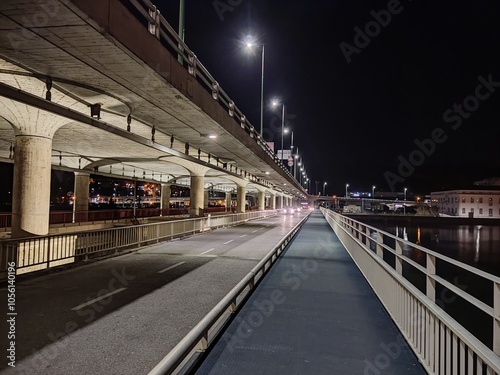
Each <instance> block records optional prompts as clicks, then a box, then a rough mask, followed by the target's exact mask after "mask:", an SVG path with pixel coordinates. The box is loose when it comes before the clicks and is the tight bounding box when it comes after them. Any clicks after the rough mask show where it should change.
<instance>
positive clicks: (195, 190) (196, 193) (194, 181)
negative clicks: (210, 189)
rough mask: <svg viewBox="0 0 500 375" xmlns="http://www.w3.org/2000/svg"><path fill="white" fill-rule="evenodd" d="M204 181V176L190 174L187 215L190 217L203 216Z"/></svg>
mask: <svg viewBox="0 0 500 375" xmlns="http://www.w3.org/2000/svg"><path fill="white" fill-rule="evenodd" d="M204 181H205V177H204V176H191V186H190V188H191V190H190V193H189V200H190V202H189V216H191V217H199V216H203V207H204V205H205V203H204V198H205V189H204Z"/></svg>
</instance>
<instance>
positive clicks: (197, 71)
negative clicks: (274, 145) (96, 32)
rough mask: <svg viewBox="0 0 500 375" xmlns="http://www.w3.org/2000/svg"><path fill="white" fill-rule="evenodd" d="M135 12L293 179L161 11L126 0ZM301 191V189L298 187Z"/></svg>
mask: <svg viewBox="0 0 500 375" xmlns="http://www.w3.org/2000/svg"><path fill="white" fill-rule="evenodd" d="M127 2H128V3H129V4H131V5H132V6H133V7H134V9H135V10H136V13H137V12H138V13H139V14H140V15H141V16H142V17H143V18H144V20H145V21H146V23H147V24H148V30H149V32H150V33H151V34H152V35H154V36H155V37H156V38H157V39H158V40H160V42H162V43H163V45H164V46H165V47H167V49H168V50H169V51H170V52H171V53H172V54H174V55H175V54H176V55H178V56H179V59H178V60H179V63H181V64H182V66H183V67H184V68H185V69H186V70H187V71H188V73H189V74H191V75H192V76H193V77H195V78H196V79H197V81H198V82H199V83H200V84H201V85H202V86H203V88H204V89H205V90H206V91H207V92H209V93H211V95H212V97H213V99H214V100H216V101H218V102H219V104H220V105H221V107H222V108H224V110H225V111H227V113H228V114H229V116H231V117H233V118H234V119H235V121H237V122H238V123H239V124H240V126H241V128H243V129H244V130H245V131H246V133H247V134H248V136H249V137H250V138H253V139H254V140H255V142H256V143H257V144H258V145H259V146H260V147H261V148H262V149H263V150H264V151H265V152H266V154H267V155H268V156H269V157H271V158H272V159H273V160H274V162H275V163H276V164H277V165H278V167H279V168H281V169H282V170H283V171H284V173H285V174H287V176H288V177H290V179H292V180H293V179H294V177H293V176H292V174H291V173H290V171H289V169H288V167H286V166H285V164H284V163H283V162H282V160H280V159H279V158H278V156H277V155H276V154H275V153H274V151H273V150H272V149H271V148H270V147H269V145H268V144H267V142H266V141H265V140H264V139H263V138H262V136H261V135H260V134H259V132H258V131H257V130H256V129H255V127H254V126H253V125H252V124H251V123H250V121H249V120H248V119H247V117H246V116H245V115H244V114H243V112H241V110H240V109H239V108H238V106H237V105H236V104H235V103H234V101H233V100H232V99H231V98H230V97H229V95H227V93H226V92H225V91H224V90H223V89H222V88H221V87H220V86H219V83H218V82H217V81H216V80H215V78H214V77H213V76H212V75H211V74H210V72H209V71H208V70H207V69H206V68H205V67H204V66H203V64H202V63H201V62H200V61H199V60H198V58H197V57H196V55H195V54H194V52H193V51H191V49H190V48H189V47H188V46H187V45H186V43H184V41H183V40H182V39H180V38H179V35H178V34H177V33H176V31H175V30H174V29H173V28H172V26H171V25H170V24H169V23H168V22H167V21H166V20H165V18H164V17H163V16H162V15H161V14H160V11H159V10H158V9H157V7H156V6H155V5H154V4H153V3H152V2H151V1H150V0H128V1H127ZM301 188H302V186H301Z"/></svg>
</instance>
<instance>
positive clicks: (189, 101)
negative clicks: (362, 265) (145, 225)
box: [0, 0, 306, 234]
mask: <svg viewBox="0 0 500 375" xmlns="http://www.w3.org/2000/svg"><path fill="white" fill-rule="evenodd" d="M130 3H133V2H130ZM130 3H128V2H125V1H123V2H120V1H116V0H92V1H89V0H73V1H69V0H50V1H37V0H26V1H22V2H21V1H18V0H6V1H2V2H1V3H0V51H1V52H0V159H1V160H2V161H5V162H13V163H14V202H13V203H14V207H13V215H14V216H15V215H16V214H21V213H22V212H25V211H26V210H27V208H26V204H28V203H29V202H30V197H35V198H36V201H37V202H38V203H36V202H34V201H35V198H33V199H31V201H32V204H34V205H35V206H37V205H38V207H37V208H35V209H32V211H33V212H34V216H36V213H37V212H38V213H39V214H41V215H42V216H43V215H44V212H45V211H47V212H48V199H47V202H46V203H45V198H44V197H45V196H44V195H43V194H40V193H39V192H38V190H46V189H44V187H45V186H46V187H47V189H48V182H50V168H59V169H64V170H68V171H75V172H80V173H89V174H90V173H94V174H102V175H109V176H115V177H122V178H127V179H132V178H137V179H143V180H148V181H152V182H158V183H163V184H170V183H176V184H184V185H188V186H191V187H192V184H193V178H196V179H197V182H196V183H197V184H198V185H200V180H199V178H201V186H202V187H203V188H205V189H206V188H207V187H209V186H211V187H215V188H216V189H218V190H221V191H226V192H229V191H237V189H238V188H244V189H245V190H246V192H247V193H255V194H260V196H261V197H262V194H266V195H267V196H276V195H277V196H283V197H289V198H296V199H299V198H302V197H304V196H305V195H306V191H305V190H304V189H303V188H302V187H301V186H300V184H298V183H297V181H295V179H293V178H292V176H291V175H290V173H289V172H288V170H287V168H286V167H284V166H283V164H282V163H281V162H280V161H278V160H277V159H276V157H275V156H274V154H273V153H272V151H270V150H269V148H268V147H267V145H266V144H265V142H263V140H262V139H260V137H259V135H258V134H257V133H256V132H254V129H253V126H251V124H250V123H249V122H248V120H247V119H246V118H245V116H244V115H243V114H242V113H241V112H240V111H239V110H238V108H237V106H236V105H235V104H234V103H233V102H231V101H230V100H228V99H227V98H228V97H227V95H226V94H225V93H224V92H223V90H222V89H221V88H219V87H218V85H217V83H216V81H215V80H214V79H213V77H211V76H210V75H209V73H208V72H206V70H204V68H203V66H202V64H201V63H200V62H199V61H197V60H196V58H195V56H194V54H193V53H192V52H191V51H190V50H189V48H188V47H187V46H185V45H184V46H183V48H182V52H183V54H184V55H185V58H184V59H183V60H181V62H182V63H180V62H179V59H178V56H177V54H175V53H172V52H171V48H170V50H169V48H167V47H168V45H166V44H168V43H170V46H171V45H174V46H177V42H176V38H178V37H177V36H176V34H175V33H174V32H173V33H170V39H169V38H167V37H166V34H168V32H169V30H170V29H169V26H168V25H165V23H163V24H160V23H158V24H157V25H156V31H155V29H153V30H152V29H151V26H150V29H149V30H148V25H147V22H142V21H141V20H140V17H139V18H138V17H137V14H133V12H131V10H130ZM125 5H127V6H128V7H126V6H125ZM153 15H154V13H153ZM158 15H159V14H156V16H158ZM156 16H154V17H156ZM156 19H158V18H157V17H156ZM151 31H153V32H151ZM160 31H161V33H160ZM170 31H171V30H170ZM162 37H163V39H162ZM172 40H173V41H174V43H172ZM167 42H168V43H167ZM188 62H189V64H188ZM207 85H210V86H211V87H212V89H211V91H210V90H207V88H206V86H207ZM228 109H229V110H228ZM16 164H17V165H16ZM46 169H48V170H49V172H48V173H47V171H46ZM16 176H17V177H16ZM47 176H49V177H48V181H47ZM16 181H17V182H16ZM16 183H17V185H16ZM33 186H36V188H34V187H33ZM16 187H17V190H23V193H21V192H18V193H16ZM16 194H17V201H21V200H22V201H26V200H27V201H28V203H26V204H25V205H24V206H19V205H18V207H17V209H16V202H15V201H16ZM45 195H46V194H45ZM40 201H42V203H40ZM202 207H203V206H202ZM13 219H14V217H13ZM43 231H44V230H42V232H43ZM27 232H28V233H34V234H43V233H36V231H31V230H28V231H27Z"/></svg>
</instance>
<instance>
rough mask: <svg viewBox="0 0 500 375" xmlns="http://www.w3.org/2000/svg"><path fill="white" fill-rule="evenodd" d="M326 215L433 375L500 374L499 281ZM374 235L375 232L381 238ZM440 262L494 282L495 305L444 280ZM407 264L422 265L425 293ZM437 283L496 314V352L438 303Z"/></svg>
mask: <svg viewBox="0 0 500 375" xmlns="http://www.w3.org/2000/svg"><path fill="white" fill-rule="evenodd" d="M321 212H322V213H323V215H324V216H325V218H326V220H327V221H328V223H329V224H330V226H331V227H332V229H333V230H334V232H335V233H336V234H337V236H338V237H339V239H340V241H341V242H342V243H343V245H344V247H345V248H346V249H347V251H348V252H349V254H350V255H351V257H352V258H353V260H354V261H355V262H356V264H357V265H358V267H359V269H360V270H361V272H362V273H363V274H364V276H365V278H366V279H367V281H368V282H369V283H370V285H371V286H372V288H373V290H374V291H375V293H376V294H377V296H378V297H379V299H380V301H381V302H382V304H383V305H384V306H385V307H386V309H387V311H388V313H389V314H390V315H391V317H392V318H393V320H394V322H395V323H396V325H397V326H398V327H399V329H400V330H401V332H402V333H403V335H404V337H405V338H406V340H407V342H408V343H409V345H410V346H411V347H412V349H413V350H414V352H415V354H416V355H417V356H418V358H419V359H420V361H421V362H422V364H423V365H424V367H425V368H426V370H427V371H428V372H429V373H430V374H444V373H446V374H458V373H460V374H483V370H484V371H485V373H488V374H493V373H495V374H499V373H500V357H499V356H498V353H499V352H500V345H499V343H500V329H499V326H500V314H499V313H498V312H499V311H500V310H499V309H500V283H499V281H500V278H498V277H497V276H495V275H491V274H488V273H486V272H484V271H481V270H478V269H475V268H474V267H471V266H469V265H467V264H464V263H462V262H459V261H457V260H454V259H451V258H449V257H447V256H444V255H442V254H439V253H436V252H435V251H432V250H429V249H427V248H425V247H422V246H420V245H416V244H414V243H411V242H409V241H406V240H404V239H401V238H399V237H397V236H394V235H392V234H390V233H387V232H384V231H382V230H380V229H378V228H375V227H373V226H370V225H368V224H365V223H363V222H359V221H356V220H354V219H351V218H349V217H346V216H343V215H339V214H337V213H335V212H332V211H330V210H327V209H324V208H322V209H321ZM372 232H376V237H377V238H376V239H374V238H373V237H372V234H373V233H372ZM386 237H387V238H391V239H393V240H394V241H395V242H394V248H392V247H391V246H389V245H387V244H386V243H384V238H386ZM374 245H375V246H374ZM403 246H408V247H409V248H414V249H416V250H419V251H422V252H423V253H425V265H424V266H422V265H421V264H418V263H417V264H416V263H415V262H414V261H412V260H411V259H410V258H409V256H410V255H409V254H405V253H404V252H403ZM384 250H386V251H389V252H390V253H392V254H393V255H394V256H395V262H394V263H395V264H394V265H392V264H389V263H387V261H386V260H385V259H384ZM436 259H440V260H441V261H443V262H446V263H448V264H452V265H454V266H456V267H459V268H460V269H462V270H465V271H467V272H471V273H473V274H474V275H476V276H478V277H481V278H483V279H484V280H487V281H490V282H491V283H492V286H493V287H492V290H493V296H492V297H493V298H492V300H493V307H491V306H489V305H488V304H486V303H485V302H483V301H481V300H479V299H478V298H476V297H474V296H473V295H471V294H469V293H467V292H466V291H465V290H463V289H460V288H459V287H457V286H455V285H452V284H451V283H450V282H449V281H447V280H445V279H444V278H443V277H441V276H439V275H438V273H439V271H440V270H439V269H438V267H436ZM405 263H407V264H409V265H412V266H413V267H415V266H417V265H418V267H415V268H414V269H415V270H416V271H417V272H420V273H423V274H424V275H425V278H426V285H425V291H424V292H422V291H420V290H419V288H417V287H416V286H415V285H413V283H412V282H411V281H410V280H408V279H407V278H406V275H403V265H404V264H405ZM437 285H441V286H442V287H444V288H447V289H448V290H450V291H451V292H453V293H455V294H456V295H457V296H460V297H461V298H463V300H464V303H469V304H471V305H472V306H474V307H476V308H477V309H479V310H481V311H483V312H484V313H486V314H488V315H489V316H491V318H492V321H493V325H492V331H493V344H492V349H491V348H489V347H488V345H487V344H486V343H483V342H481V340H479V339H478V338H477V337H475V336H474V335H473V334H472V333H470V332H469V331H468V330H467V329H466V328H464V326H462V325H461V324H459V323H458V322H457V321H456V320H455V319H454V318H453V317H451V316H450V315H449V314H448V313H447V312H445V311H444V310H443V309H442V308H441V307H440V306H439V305H438V304H437V302H439V299H438V298H436V297H437V296H436V286H437Z"/></svg>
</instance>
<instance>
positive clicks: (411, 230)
mask: <svg viewBox="0 0 500 375" xmlns="http://www.w3.org/2000/svg"><path fill="white" fill-rule="evenodd" d="M395 220H396V221H393V222H391V223H390V224H389V223H387V222H383V223H381V222H378V221H371V220H369V219H368V220H362V221H364V222H366V223H367V224H369V225H372V226H374V227H376V228H379V229H381V230H383V231H385V232H389V233H391V234H394V235H397V236H398V237H400V238H404V239H407V240H408V241H410V242H413V243H415V244H418V245H420V246H423V247H426V248H428V249H431V250H434V251H435V252H438V253H440V254H443V255H446V256H448V257H450V258H453V259H456V260H458V261H460V262H463V263H465V264H467V265H469V266H472V267H475V268H478V269H480V270H483V271H485V272H488V273H491V274H493V275H496V276H500V226H498V225H448V224H447V225H442V224H432V225H431V224H425V225H416V224H408V223H403V222H398V221H397V219H395ZM407 251H409V254H406V255H408V256H410V257H411V258H412V259H413V260H415V261H418V262H419V263H420V264H422V265H424V264H425V261H424V260H425V256H424V254H423V253H422V252H420V251H418V250H415V249H405V248H403V252H404V253H406V252H407ZM385 258H386V257H385V256H384V259H385ZM389 258H390V257H389ZM389 263H391V262H390V261H389ZM437 269H438V272H437V273H438V274H439V275H440V276H441V277H443V278H445V279H446V280H448V281H449V282H451V283H453V284H454V285H455V286H458V287H459V288H461V289H463V290H465V291H466V292H467V293H470V294H471V295H473V296H474V297H476V298H478V299H480V300H481V301H483V302H485V303H486V304H488V305H490V306H492V305H493V285H492V283H491V282H489V281H484V280H483V279H480V278H478V277H477V276H474V275H472V274H471V273H469V272H463V271H462V270H460V269H459V268H456V267H452V266H447V265H445V264H444V263H439V262H438V264H437ZM403 275H404V276H405V277H406V278H408V279H409V280H410V281H412V283H413V284H414V285H415V286H417V287H418V288H419V289H420V290H421V291H423V292H424V293H425V277H422V276H421V274H420V273H418V275H417V272H416V271H415V270H414V269H413V268H412V267H410V266H406V267H404V268H403ZM436 302H437V303H438V305H439V306H440V307H441V308H442V309H443V310H445V311H446V312H447V313H448V314H450V315H451V316H452V317H453V318H454V319H456V320H457V321H458V322H459V323H460V324H462V325H463V326H464V327H465V328H466V329H467V330H469V331H470V332H471V333H472V334H473V335H474V336H476V337H477V338H478V339H479V340H480V341H482V342H483V343H484V344H486V345H487V346H488V347H490V348H491V347H492V342H493V329H492V327H493V320H492V318H491V317H490V316H489V315H487V314H486V313H484V312H483V311H481V310H479V309H477V308H476V307H474V306H472V305H471V304H469V303H468V302H467V301H465V300H463V299H462V298H461V297H459V296H457V295H455V294H454V293H452V292H450V291H449V290H447V289H445V288H444V287H442V286H437V287H436Z"/></svg>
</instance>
